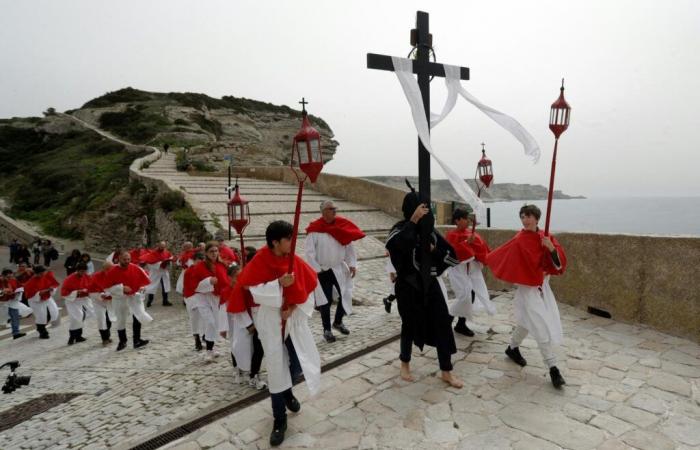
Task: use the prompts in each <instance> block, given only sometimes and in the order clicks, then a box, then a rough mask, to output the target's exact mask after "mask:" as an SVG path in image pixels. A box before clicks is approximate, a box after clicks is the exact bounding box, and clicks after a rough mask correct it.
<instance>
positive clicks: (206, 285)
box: [191, 277, 221, 342]
mask: <svg viewBox="0 0 700 450" xmlns="http://www.w3.org/2000/svg"><path fill="white" fill-rule="evenodd" d="M211 278H212V277H206V278H204V279H203V280H202V281H200V282H199V284H198V285H197V288H196V289H195V294H194V295H193V296H192V297H191V298H194V299H195V300H194V302H193V308H194V309H196V310H197V311H198V312H199V317H200V319H201V327H202V328H203V329H204V337H205V339H206V340H207V341H210V342H216V341H218V340H219V331H220V329H221V327H220V326H219V296H218V295H214V285H213V284H211Z"/></svg>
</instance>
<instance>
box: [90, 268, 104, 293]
mask: <svg viewBox="0 0 700 450" xmlns="http://www.w3.org/2000/svg"><path fill="white" fill-rule="evenodd" d="M106 282H107V271H105V270H100V271H99V272H95V273H93V274H92V275H91V276H90V287H88V290H89V291H90V292H91V293H95V292H98V293H99V292H102V291H104V290H105V287H106V286H105V283H106Z"/></svg>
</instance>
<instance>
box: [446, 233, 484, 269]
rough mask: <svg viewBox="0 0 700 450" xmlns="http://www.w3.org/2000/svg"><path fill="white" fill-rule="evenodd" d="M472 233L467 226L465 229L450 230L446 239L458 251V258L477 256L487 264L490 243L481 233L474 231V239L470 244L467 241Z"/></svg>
mask: <svg viewBox="0 0 700 450" xmlns="http://www.w3.org/2000/svg"><path fill="white" fill-rule="evenodd" d="M471 235H472V230H471V229H470V228H467V229H465V230H462V231H460V230H458V229H456V228H455V229H454V230H450V231H448V232H447V234H446V235H445V239H446V240H447V242H449V243H450V245H451V246H452V248H453V249H454V250H455V252H456V253H457V259H459V260H460V261H466V260H468V259H469V258H471V257H474V258H476V260H477V261H479V262H480V263H482V264H486V256H487V255H488V253H489V252H490V251H491V249H489V246H488V244H486V241H485V240H484V238H482V237H481V236H480V235H479V233H476V232H475V233H474V240H473V241H472V243H471V244H470V243H469V242H467V240H468V239H469V237H470V236H471Z"/></svg>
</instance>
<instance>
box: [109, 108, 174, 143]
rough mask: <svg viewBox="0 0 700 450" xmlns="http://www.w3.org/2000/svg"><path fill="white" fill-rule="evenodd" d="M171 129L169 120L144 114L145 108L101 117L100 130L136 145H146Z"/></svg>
mask: <svg viewBox="0 0 700 450" xmlns="http://www.w3.org/2000/svg"><path fill="white" fill-rule="evenodd" d="M169 127H170V121H169V120H168V119H166V118H165V117H163V116H161V115H159V114H153V113H148V112H144V110H143V108H136V107H129V108H127V109H126V110H125V111H123V112H106V113H104V114H102V115H101V116H100V128H102V129H104V130H107V131H111V132H113V133H114V134H116V135H118V136H121V137H123V138H124V139H127V140H128V141H129V142H133V143H135V144H145V143H147V142H148V141H150V140H151V139H153V138H154V137H155V136H156V135H157V134H158V133H159V132H164V131H168V130H169Z"/></svg>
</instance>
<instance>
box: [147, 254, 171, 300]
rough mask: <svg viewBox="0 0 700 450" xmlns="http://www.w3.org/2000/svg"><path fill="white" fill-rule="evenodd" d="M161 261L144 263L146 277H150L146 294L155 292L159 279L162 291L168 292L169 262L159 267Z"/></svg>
mask: <svg viewBox="0 0 700 450" xmlns="http://www.w3.org/2000/svg"><path fill="white" fill-rule="evenodd" d="M161 262H162V261H161ZM161 262H159V263H156V264H147V265H146V271H147V272H148V277H149V278H150V279H151V284H149V285H148V286H146V294H155V293H156V292H158V287H159V286H160V280H163V292H166V293H167V292H170V264H168V265H167V266H166V267H165V269H163V268H162V267H160V264H161Z"/></svg>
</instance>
